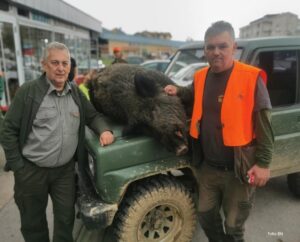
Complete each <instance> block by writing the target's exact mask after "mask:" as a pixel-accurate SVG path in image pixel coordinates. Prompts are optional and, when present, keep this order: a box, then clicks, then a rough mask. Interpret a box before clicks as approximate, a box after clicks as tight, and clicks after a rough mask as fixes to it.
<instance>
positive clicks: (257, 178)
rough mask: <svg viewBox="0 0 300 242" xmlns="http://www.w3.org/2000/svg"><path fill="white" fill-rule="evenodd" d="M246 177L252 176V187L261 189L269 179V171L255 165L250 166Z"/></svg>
mask: <svg viewBox="0 0 300 242" xmlns="http://www.w3.org/2000/svg"><path fill="white" fill-rule="evenodd" d="M247 174H248V177H251V176H253V177H254V181H253V184H252V185H253V186H257V187H262V186H264V185H266V183H267V181H268V180H269V179H270V169H269V168H262V167H259V166H257V165H254V166H252V168H251V169H250V170H249V171H248V172H247Z"/></svg>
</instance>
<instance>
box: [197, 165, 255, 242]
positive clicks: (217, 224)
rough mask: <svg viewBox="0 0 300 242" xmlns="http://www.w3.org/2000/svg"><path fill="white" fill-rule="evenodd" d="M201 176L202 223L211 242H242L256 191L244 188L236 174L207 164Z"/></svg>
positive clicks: (200, 206) (250, 187)
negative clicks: (221, 211)
mask: <svg viewBox="0 0 300 242" xmlns="http://www.w3.org/2000/svg"><path fill="white" fill-rule="evenodd" d="M198 175H199V221H200V224H201V226H202V228H203V230H204V232H205V234H206V235H207V237H208V239H209V241H210V242H227V241H230V242H243V241H244V230H245V229H244V224H245V221H246V220H247V218H248V216H249V213H250V210H251V208H252V205H253V199H254V192H255V188H254V187H252V186H250V185H248V184H242V183H241V182H240V181H239V179H237V178H236V177H235V174H234V172H233V171H220V170H217V169H216V168H212V167H210V166H209V165H207V164H206V163H203V164H202V166H201V167H200V171H199V174H198ZM221 209H222V210H223V212H224V227H225V231H224V229H223V219H222V216H221V214H220V210H221Z"/></svg>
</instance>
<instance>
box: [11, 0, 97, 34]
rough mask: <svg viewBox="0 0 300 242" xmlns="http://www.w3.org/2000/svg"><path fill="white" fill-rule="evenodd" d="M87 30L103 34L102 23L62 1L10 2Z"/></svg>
mask: <svg viewBox="0 0 300 242" xmlns="http://www.w3.org/2000/svg"><path fill="white" fill-rule="evenodd" d="M10 2H13V3H15V4H17V5H22V6H25V7H27V8H29V9H34V10H36V11H39V12H42V13H45V14H47V15H49V16H53V17H56V18H58V19H62V20H64V21H66V22H70V23H73V24H76V25H78V26H81V27H84V28H86V29H90V30H94V31H96V32H102V22H101V21H99V20H97V19H96V18H94V17H92V16H90V15H88V14H87V13H85V12H83V11H81V10H80V9H78V8H76V7H74V6H72V5H70V4H68V3H66V2H64V1H62V0H51V1H49V0H10Z"/></svg>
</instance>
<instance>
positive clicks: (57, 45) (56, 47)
mask: <svg viewBox="0 0 300 242" xmlns="http://www.w3.org/2000/svg"><path fill="white" fill-rule="evenodd" d="M50 50H65V51H67V52H68V55H69V56H70V58H71V55H70V51H69V49H68V47H67V46H66V45H65V44H63V43H59V42H51V43H49V44H48V45H47V46H46V48H45V50H44V52H43V57H42V60H44V61H45V60H47V58H48V55H49V51H50Z"/></svg>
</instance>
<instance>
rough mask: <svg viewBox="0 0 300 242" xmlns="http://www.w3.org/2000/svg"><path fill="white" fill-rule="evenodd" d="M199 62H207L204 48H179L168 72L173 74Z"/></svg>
mask: <svg viewBox="0 0 300 242" xmlns="http://www.w3.org/2000/svg"><path fill="white" fill-rule="evenodd" d="M199 62H200V63H206V60H205V57H204V51H203V49H187V50H179V51H178V52H177V53H176V54H175V56H174V58H173V59H172V61H171V63H170V65H169V67H168V69H167V71H166V74H167V75H168V76H172V75H174V74H175V73H177V72H178V71H179V70H180V69H182V68H183V67H186V66H188V65H190V64H193V63H199Z"/></svg>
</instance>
